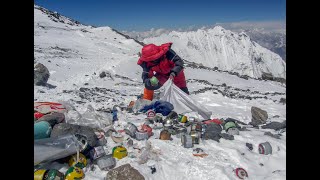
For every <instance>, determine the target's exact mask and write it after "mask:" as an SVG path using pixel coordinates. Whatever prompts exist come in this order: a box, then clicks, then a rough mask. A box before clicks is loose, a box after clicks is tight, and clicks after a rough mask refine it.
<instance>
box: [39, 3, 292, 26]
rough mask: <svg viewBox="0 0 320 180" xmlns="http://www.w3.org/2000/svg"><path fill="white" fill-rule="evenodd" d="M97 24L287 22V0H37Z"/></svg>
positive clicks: (83, 21) (179, 24)
mask: <svg viewBox="0 0 320 180" xmlns="http://www.w3.org/2000/svg"><path fill="white" fill-rule="evenodd" d="M34 2H35V4H37V5H39V6H42V7H44V8H47V9H49V10H52V11H57V12H58V13H60V14H62V15H65V16H67V17H70V18H72V19H75V20H78V21H80V22H81V23H84V24H88V25H94V26H110V27H112V28H115V29H118V30H127V31H133V30H135V31H145V30H149V29H151V28H172V29H174V28H186V27H189V26H205V25H212V24H215V23H226V22H239V21H255V22H256V21H285V19H286V1H285V0H220V1H218V0H148V1H147V0H86V1H85V0H35V1H34Z"/></svg>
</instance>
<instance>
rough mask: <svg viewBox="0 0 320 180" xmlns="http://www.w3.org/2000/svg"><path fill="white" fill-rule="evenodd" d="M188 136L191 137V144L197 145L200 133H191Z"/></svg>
mask: <svg viewBox="0 0 320 180" xmlns="http://www.w3.org/2000/svg"><path fill="white" fill-rule="evenodd" d="M190 136H191V137H192V143H193V144H199V142H200V137H201V133H200V132H198V131H191V132H190Z"/></svg>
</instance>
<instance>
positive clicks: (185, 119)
mask: <svg viewBox="0 0 320 180" xmlns="http://www.w3.org/2000/svg"><path fill="white" fill-rule="evenodd" d="M178 120H179V122H181V123H186V122H187V121H188V117H187V116H185V115H182V114H179V115H178Z"/></svg>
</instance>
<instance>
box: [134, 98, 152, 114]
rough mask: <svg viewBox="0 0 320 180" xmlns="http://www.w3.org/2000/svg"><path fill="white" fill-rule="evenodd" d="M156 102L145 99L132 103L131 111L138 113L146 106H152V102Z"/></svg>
mask: <svg viewBox="0 0 320 180" xmlns="http://www.w3.org/2000/svg"><path fill="white" fill-rule="evenodd" d="M155 101H156V100H153V101H150V100H147V99H142V98H140V99H138V100H136V102H135V103H134V105H133V107H132V110H133V112H135V113H136V112H138V111H139V110H140V109H142V108H143V107H144V106H146V105H150V104H152V103H153V102H155Z"/></svg>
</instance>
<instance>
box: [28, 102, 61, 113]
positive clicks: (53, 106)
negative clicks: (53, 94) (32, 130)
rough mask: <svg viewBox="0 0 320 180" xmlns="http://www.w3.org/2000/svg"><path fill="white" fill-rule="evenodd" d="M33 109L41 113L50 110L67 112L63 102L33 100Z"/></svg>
mask: <svg viewBox="0 0 320 180" xmlns="http://www.w3.org/2000/svg"><path fill="white" fill-rule="evenodd" d="M34 110H35V111H37V112H40V113H42V114H47V113H50V112H60V113H65V112H67V109H66V107H65V106H64V105H63V104H61V103H56V102H34Z"/></svg>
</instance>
